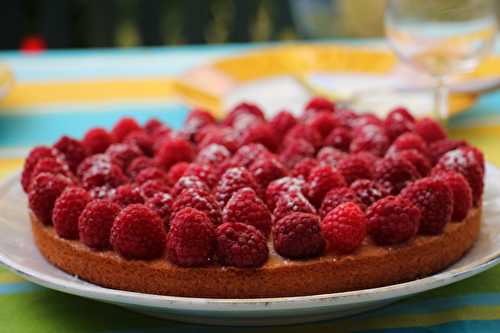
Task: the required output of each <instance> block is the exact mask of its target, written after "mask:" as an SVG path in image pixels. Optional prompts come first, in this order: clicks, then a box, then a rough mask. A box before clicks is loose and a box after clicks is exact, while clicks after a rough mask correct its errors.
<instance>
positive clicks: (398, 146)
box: [387, 133, 430, 156]
mask: <svg viewBox="0 0 500 333" xmlns="http://www.w3.org/2000/svg"><path fill="white" fill-rule="evenodd" d="M409 149H414V150H416V151H418V152H419V153H420V154H422V155H423V156H429V154H430V153H429V147H427V143H426V142H425V141H424V139H422V138H421V137H420V136H419V135H418V134H415V133H404V134H401V135H400V136H398V137H397V139H396V140H394V142H393V143H392V145H391V146H390V147H389V150H387V155H392V154H397V153H399V152H401V151H404V150H409Z"/></svg>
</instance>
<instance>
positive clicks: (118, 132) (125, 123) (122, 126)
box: [111, 117, 141, 142]
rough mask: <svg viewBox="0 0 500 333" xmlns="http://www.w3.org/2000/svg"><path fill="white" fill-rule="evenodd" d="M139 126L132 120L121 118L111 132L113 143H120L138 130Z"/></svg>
mask: <svg viewBox="0 0 500 333" xmlns="http://www.w3.org/2000/svg"><path fill="white" fill-rule="evenodd" d="M140 129H141V126H139V124H138V123H137V121H135V119H133V118H129V117H123V118H122V119H120V120H119V121H118V122H117V123H116V124H115V126H113V129H112V130H111V135H112V136H113V139H114V141H115V142H122V141H123V139H125V137H126V136H127V135H128V134H129V133H130V132H133V131H137V130H140Z"/></svg>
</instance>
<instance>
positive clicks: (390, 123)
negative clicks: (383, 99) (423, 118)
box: [384, 107, 415, 140]
mask: <svg viewBox="0 0 500 333" xmlns="http://www.w3.org/2000/svg"><path fill="white" fill-rule="evenodd" d="M384 124H385V130H386V131H387V135H388V136H389V137H390V138H391V140H394V139H396V138H397V137H398V136H400V135H401V134H403V133H406V132H412V131H413V130H414V129H415V118H413V116H412V115H411V113H410V112H408V110H407V109H405V108H402V107H399V108H396V109H394V110H392V111H391V112H390V113H389V114H388V115H387V118H386V119H385V121H384Z"/></svg>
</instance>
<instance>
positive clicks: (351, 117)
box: [335, 108, 358, 129]
mask: <svg viewBox="0 0 500 333" xmlns="http://www.w3.org/2000/svg"><path fill="white" fill-rule="evenodd" d="M335 116H336V117H337V120H338V121H339V124H340V126H342V127H346V128H350V129H352V128H354V126H353V122H355V121H356V119H357V118H358V114H357V113H356V112H354V111H352V110H350V109H345V108H342V109H336V110H335Z"/></svg>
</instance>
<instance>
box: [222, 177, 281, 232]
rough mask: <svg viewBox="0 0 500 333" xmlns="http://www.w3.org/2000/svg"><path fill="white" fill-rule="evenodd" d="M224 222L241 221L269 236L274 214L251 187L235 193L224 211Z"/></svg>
mask: <svg viewBox="0 0 500 333" xmlns="http://www.w3.org/2000/svg"><path fill="white" fill-rule="evenodd" d="M222 221H223V222H224V223H235V222H241V223H245V224H249V225H252V226H254V227H255V228H257V229H258V230H260V231H261V232H262V234H263V235H264V236H266V237H267V236H268V235H269V232H270V231H271V221H272V216H271V212H269V209H268V208H267V206H266V205H265V204H264V202H263V201H262V200H261V199H260V198H259V197H258V196H257V194H256V193H255V191H254V190H252V189H251V188H249V187H245V188H242V189H241V190H239V191H238V192H236V193H234V194H233V196H232V197H231V199H229V201H228V202H227V204H226V207H224V210H223V211H222Z"/></svg>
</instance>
